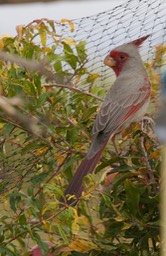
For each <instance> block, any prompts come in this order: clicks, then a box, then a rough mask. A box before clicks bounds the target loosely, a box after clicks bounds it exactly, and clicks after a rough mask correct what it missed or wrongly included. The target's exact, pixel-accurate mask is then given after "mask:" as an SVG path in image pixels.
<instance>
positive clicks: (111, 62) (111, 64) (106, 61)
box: [104, 55, 116, 67]
mask: <svg viewBox="0 0 166 256" xmlns="http://www.w3.org/2000/svg"><path fill="white" fill-rule="evenodd" d="M104 64H105V65H107V66H109V67H114V66H116V61H115V60H114V59H113V58H111V57H110V56H109V55H107V56H106V57H105V59H104Z"/></svg>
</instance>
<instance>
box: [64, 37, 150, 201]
mask: <svg viewBox="0 0 166 256" xmlns="http://www.w3.org/2000/svg"><path fill="white" fill-rule="evenodd" d="M148 37H149V35H146V36H143V37H141V38H138V39H136V40H134V41H132V42H129V43H125V44H123V45H120V46H117V47H116V48H114V49H113V50H111V51H110V52H109V54H108V55H107V56H106V57H105V59H104V64H105V65H106V66H108V67H110V68H112V69H113V71H114V72H115V75H116V80H115V82H114V83H113V85H112V86H111V88H110V90H109V91H108V92H107V94H106V96H105V99H104V101H103V103H102V105H101V107H100V109H99V112H98V114H97V116H96V119H95V121H94V126H93V129H92V142H91V145H90V147H89V150H88V152H87V154H86V156H85V158H84V159H83V160H82V162H81V164H80V165H79V167H78V168H77V170H76V172H75V174H74V176H73V178H72V179H71V181H70V183H69V185H68V187H67V189H66V191H65V193H64V195H65V198H68V200H67V199H66V203H67V204H68V205H70V204H73V205H74V204H75V203H76V202H77V201H78V200H79V198H80V197H81V194H82V192H83V191H84V186H83V184H82V182H83V178H84V177H85V176H86V175H87V174H90V173H92V172H93V171H94V169H95V167H96V165H97V164H98V162H99V160H100V157H101V154H102V152H103V150H104V149H105V147H106V145H107V143H108V141H109V140H110V139H112V138H113V137H114V136H115V135H116V134H117V133H119V132H122V131H123V130H124V129H125V128H127V127H128V126H129V125H130V124H131V123H132V122H135V121H139V120H140V119H141V118H142V117H143V116H144V115H145V113H146V110H147V107H148V105H149V102H150V97H151V84H150V81H149V78H148V74H147V71H146V69H145V66H144V63H143V61H142V59H141V55H140V53H139V48H140V47H141V45H142V43H143V42H144V41H145V40H146V39H147V38H148ZM66 195H74V197H71V196H70V197H66Z"/></svg>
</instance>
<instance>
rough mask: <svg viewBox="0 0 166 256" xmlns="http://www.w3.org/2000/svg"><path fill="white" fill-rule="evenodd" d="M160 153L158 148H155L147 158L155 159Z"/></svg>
mask: <svg viewBox="0 0 166 256" xmlns="http://www.w3.org/2000/svg"><path fill="white" fill-rule="evenodd" d="M160 155H161V152H160V150H156V151H154V152H153V153H152V154H150V156H149V159H157V158H158V157H159V156H160Z"/></svg>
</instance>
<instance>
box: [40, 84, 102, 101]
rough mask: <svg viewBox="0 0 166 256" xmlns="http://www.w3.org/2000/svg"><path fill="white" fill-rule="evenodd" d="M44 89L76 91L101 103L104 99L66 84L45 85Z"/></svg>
mask: <svg viewBox="0 0 166 256" xmlns="http://www.w3.org/2000/svg"><path fill="white" fill-rule="evenodd" d="M43 86H44V87H60V88H64V89H69V90H71V91H76V92H81V93H83V94H85V95H87V96H90V97H93V98H95V99H97V100H99V101H103V99H102V98H100V97H98V96H96V95H94V94H92V93H90V92H86V91H84V90H81V89H79V88H76V87H73V86H71V85H66V84H57V83H52V84H43Z"/></svg>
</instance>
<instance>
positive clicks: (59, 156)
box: [55, 153, 64, 164]
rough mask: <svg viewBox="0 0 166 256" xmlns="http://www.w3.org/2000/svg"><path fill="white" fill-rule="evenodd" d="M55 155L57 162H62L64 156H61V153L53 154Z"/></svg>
mask: <svg viewBox="0 0 166 256" xmlns="http://www.w3.org/2000/svg"><path fill="white" fill-rule="evenodd" d="M55 156H56V159H57V161H58V164H62V163H63V160H64V156H62V155H61V154H57V153H56V154H55Z"/></svg>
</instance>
